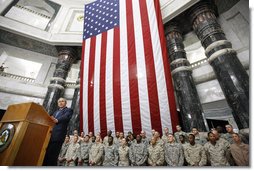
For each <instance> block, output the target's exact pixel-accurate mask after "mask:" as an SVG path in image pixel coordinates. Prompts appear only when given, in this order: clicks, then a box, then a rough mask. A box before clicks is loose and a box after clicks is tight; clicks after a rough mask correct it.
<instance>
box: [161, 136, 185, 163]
mask: <svg viewBox="0 0 254 171" xmlns="http://www.w3.org/2000/svg"><path fill="white" fill-rule="evenodd" d="M164 152H165V160H166V163H167V165H168V166H183V163H184V154H183V147H182V145H181V144H179V143H176V142H175V139H174V136H173V134H171V133H170V134H169V135H168V143H166V144H165V146H164Z"/></svg>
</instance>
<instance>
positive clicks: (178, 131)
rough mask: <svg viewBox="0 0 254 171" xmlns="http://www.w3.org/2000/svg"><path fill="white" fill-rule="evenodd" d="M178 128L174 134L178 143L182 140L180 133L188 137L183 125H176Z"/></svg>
mask: <svg viewBox="0 0 254 171" xmlns="http://www.w3.org/2000/svg"><path fill="white" fill-rule="evenodd" d="M176 130H177V132H175V134H174V136H175V141H176V142H177V143H180V140H179V135H183V136H184V137H185V139H186V133H185V132H183V131H182V127H181V126H180V125H176Z"/></svg>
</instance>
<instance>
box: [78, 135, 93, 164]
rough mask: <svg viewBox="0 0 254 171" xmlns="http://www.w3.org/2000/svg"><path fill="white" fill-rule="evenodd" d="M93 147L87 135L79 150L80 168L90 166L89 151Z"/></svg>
mask: <svg viewBox="0 0 254 171" xmlns="http://www.w3.org/2000/svg"><path fill="white" fill-rule="evenodd" d="M91 147H92V143H91V142H89V136H88V135H86V136H85V137H84V139H83V140H81V141H80V150H79V157H78V158H79V160H78V165H79V166H89V151H90V149H91Z"/></svg>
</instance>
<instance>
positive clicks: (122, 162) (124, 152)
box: [118, 138, 130, 166]
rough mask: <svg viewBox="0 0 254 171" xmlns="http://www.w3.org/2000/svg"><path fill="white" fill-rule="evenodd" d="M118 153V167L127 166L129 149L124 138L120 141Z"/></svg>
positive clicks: (128, 163)
mask: <svg viewBox="0 0 254 171" xmlns="http://www.w3.org/2000/svg"><path fill="white" fill-rule="evenodd" d="M118 153H119V162H118V166H129V165H130V161H129V147H128V145H127V141H126V138H123V139H121V146H120V147H119V150H118Z"/></svg>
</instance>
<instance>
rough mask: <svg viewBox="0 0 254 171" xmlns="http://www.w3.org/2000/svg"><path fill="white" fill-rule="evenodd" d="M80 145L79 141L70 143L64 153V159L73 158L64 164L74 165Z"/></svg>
mask: <svg viewBox="0 0 254 171" xmlns="http://www.w3.org/2000/svg"><path fill="white" fill-rule="evenodd" d="M79 148H80V145H79V143H78V142H77V143H71V144H70V145H69V147H68V149H67V152H66V154H65V158H66V160H71V159H72V160H73V161H71V162H70V163H67V161H66V164H65V165H66V166H75V160H76V159H77V158H78V154H79V152H78V151H79V150H80V149H79Z"/></svg>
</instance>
